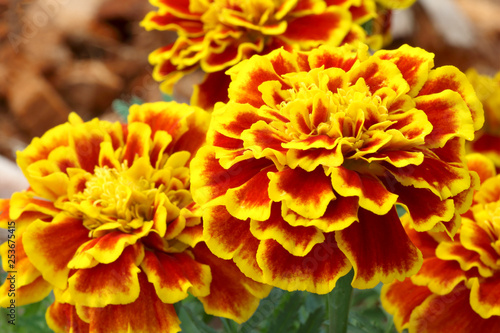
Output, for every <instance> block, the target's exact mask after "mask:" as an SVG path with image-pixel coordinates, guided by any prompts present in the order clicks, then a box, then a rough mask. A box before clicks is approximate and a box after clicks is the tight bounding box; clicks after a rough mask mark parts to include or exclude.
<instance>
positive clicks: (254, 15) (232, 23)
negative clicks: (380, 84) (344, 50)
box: [142, 0, 415, 109]
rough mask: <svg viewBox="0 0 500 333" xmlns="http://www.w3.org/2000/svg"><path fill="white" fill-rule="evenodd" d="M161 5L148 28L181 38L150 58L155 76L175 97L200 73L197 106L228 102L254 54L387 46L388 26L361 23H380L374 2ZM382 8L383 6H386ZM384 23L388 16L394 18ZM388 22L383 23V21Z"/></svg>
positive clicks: (176, 1) (407, 1)
mask: <svg viewBox="0 0 500 333" xmlns="http://www.w3.org/2000/svg"><path fill="white" fill-rule="evenodd" d="M414 1H415V0H399V1H395V0H393V1H390V0H377V2H380V5H382V6H385V7H386V8H403V7H407V6H409V5H411V4H412V3H413V2H414ZM150 2H151V4H153V5H154V6H156V7H158V10H157V11H154V12H150V13H149V14H148V15H147V16H146V18H145V19H144V20H143V22H142V25H143V26H144V27H145V28H146V29H147V30H170V31H175V32H177V34H178V38H177V39H176V41H175V42H174V43H172V44H169V45H167V46H164V47H162V48H159V49H157V50H156V51H154V52H153V53H151V54H150V57H149V61H150V63H151V64H152V65H154V66H155V68H154V72H153V77H154V78H155V79H156V80H158V81H163V83H162V89H163V90H164V91H165V92H167V93H169V94H170V93H172V89H173V86H174V85H175V83H176V82H177V81H178V80H179V79H180V78H181V77H182V76H184V75H185V74H187V73H190V72H192V71H194V70H196V69H198V68H201V69H202V70H203V71H204V72H205V73H206V76H205V79H204V81H203V83H201V84H200V85H198V86H196V87H195V90H194V94H193V96H192V99H191V104H192V105H197V106H200V107H202V108H205V109H211V108H212V107H213V106H214V104H215V103H216V102H218V101H223V102H226V101H227V86H228V84H229V77H227V76H226V75H225V74H224V71H225V70H226V69H227V68H229V67H230V66H233V65H235V64H237V63H239V62H240V61H241V60H244V59H247V58H250V57H251V56H252V55H254V54H267V53H269V52H270V51H272V50H274V49H277V48H280V47H284V48H285V49H288V50H291V49H299V50H310V49H311V48H314V47H317V46H319V45H322V44H330V45H334V46H337V45H340V44H343V43H347V42H352V41H355V40H359V41H366V42H372V43H373V46H374V47H378V48H380V47H381V46H382V45H381V44H382V38H383V35H386V34H387V32H388V24H386V23H385V22H377V24H379V25H380V26H377V27H374V28H373V29H371V33H370V34H369V35H368V36H367V34H366V32H365V31H364V29H363V28H362V27H361V25H363V24H365V23H367V22H369V21H370V20H373V19H375V18H378V17H379V15H378V9H377V2H376V1H375V0H241V1H240V0H238V1H236V0H150ZM379 9H380V10H382V8H379ZM381 17H383V18H384V19H385V18H387V19H388V18H389V16H388V15H381ZM383 21H384V20H383Z"/></svg>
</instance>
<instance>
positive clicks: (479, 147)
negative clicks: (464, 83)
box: [465, 69, 500, 172]
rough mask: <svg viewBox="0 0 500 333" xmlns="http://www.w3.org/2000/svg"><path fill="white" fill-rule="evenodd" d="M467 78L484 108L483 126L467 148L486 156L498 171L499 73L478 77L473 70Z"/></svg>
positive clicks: (499, 164) (499, 142) (499, 154)
mask: <svg viewBox="0 0 500 333" xmlns="http://www.w3.org/2000/svg"><path fill="white" fill-rule="evenodd" d="M465 74H466V75H467V78H468V79H469V81H470V82H471V83H472V86H473V87H474V89H475V90H476V93H477V97H478V98H479V100H480V101H481V102H482V103H483V107H484V126H483V128H482V129H481V130H480V131H479V133H476V140H474V141H473V142H472V143H471V144H470V145H468V148H469V149H470V150H471V151H472V152H478V153H481V154H483V155H486V156H488V157H489V158H490V159H491V160H493V162H494V163H495V166H496V168H497V172H498V171H500V72H498V73H497V74H496V75H495V77H493V78H492V77H489V76H486V75H480V74H478V72H477V71H476V70H475V69H469V70H468V71H467V72H466V73H465Z"/></svg>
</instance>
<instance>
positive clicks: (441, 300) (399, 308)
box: [382, 154, 500, 333]
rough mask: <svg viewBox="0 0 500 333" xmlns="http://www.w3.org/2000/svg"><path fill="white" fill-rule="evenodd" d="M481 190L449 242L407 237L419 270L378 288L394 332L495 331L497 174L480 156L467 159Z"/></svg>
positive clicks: (499, 230) (499, 241)
mask: <svg viewBox="0 0 500 333" xmlns="http://www.w3.org/2000/svg"><path fill="white" fill-rule="evenodd" d="M469 166H470V169H471V170H475V171H477V172H478V174H479V177H480V179H481V187H480V188H479V190H478V191H477V192H475V193H474V197H473V203H472V206H471V208H470V209H469V210H468V211H467V212H466V213H464V214H463V215H462V217H463V218H462V225H461V227H460V229H459V232H458V233H457V234H456V235H455V238H454V239H453V240H450V239H449V238H448V237H445V236H444V235H442V234H439V233H431V232H429V233H416V232H415V231H414V230H413V229H412V228H411V227H410V226H409V225H407V230H408V234H409V235H410V238H411V239H412V240H413V241H414V243H415V244H418V246H419V248H420V249H421V250H422V252H423V253H424V262H423V265H422V268H421V269H420V271H419V272H418V273H417V274H416V275H414V276H412V277H411V278H407V279H406V280H404V281H402V282H399V281H398V282H394V283H392V284H388V285H386V286H384V287H383V288H382V304H383V306H384V307H385V309H386V310H387V311H389V312H390V313H392V314H393V315H394V323H395V325H396V328H397V329H398V330H399V331H402V330H403V329H409V332H410V333H412V332H436V333H437V332H457V333H462V332H463V333H467V332H485V333H488V332H491V333H493V332H499V331H500V175H496V171H495V168H494V166H493V163H492V161H491V160H489V159H487V158H486V157H484V156H483V155H479V154H473V155H470V156H469Z"/></svg>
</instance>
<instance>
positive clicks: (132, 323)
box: [0, 102, 270, 332]
mask: <svg viewBox="0 0 500 333" xmlns="http://www.w3.org/2000/svg"><path fill="white" fill-rule="evenodd" d="M209 120H210V114H208V113H207V112H205V111H203V110H201V109H198V108H195V107H190V106H188V105H184V104H177V103H174V102H170V103H167V102H159V103H151V104H143V105H141V106H137V105H135V106H132V107H131V109H130V115H129V117H128V124H127V125H123V124H120V123H118V122H117V123H110V122H107V121H100V120H98V119H94V120H92V121H90V122H83V121H82V120H81V119H80V118H79V117H78V116H77V115H76V114H72V115H71V116H70V119H69V122H68V123H66V124H63V125H60V126H57V127H55V128H53V129H51V130H50V131H48V132H47V133H46V134H44V135H43V136H42V137H41V138H36V139H34V140H33V142H32V143H31V144H30V145H29V146H28V147H27V148H26V149H25V150H24V151H23V152H20V153H19V154H18V164H19V166H20V167H21V169H22V170H23V172H24V174H25V175H26V177H27V179H28V181H29V183H30V189H29V190H27V191H25V192H21V193H15V194H14V195H13V196H12V198H11V199H8V200H3V201H1V202H0V210H1V211H2V215H1V216H0V223H1V226H2V227H4V228H7V227H8V221H15V223H16V245H17V248H16V251H17V253H16V255H17V266H16V270H17V273H18V276H19V277H20V278H19V279H18V280H17V288H18V290H17V295H16V302H17V305H18V306H19V305H23V304H27V303H31V302H36V301H38V300H40V299H42V298H44V297H45V296H46V295H47V294H48V293H49V292H50V291H51V290H52V289H54V292H55V296H56V301H55V303H54V304H52V305H51V307H50V308H49V309H48V311H47V321H48V324H49V326H50V327H51V328H52V329H53V330H54V331H56V332H64V331H72V330H78V328H83V329H85V330H86V331H90V332H138V331H140V332H178V331H179V330H180V328H179V319H178V318H177V315H176V313H175V310H174V307H173V304H174V303H176V302H178V301H180V300H182V299H184V298H186V297H187V296H188V292H189V293H190V294H192V295H194V296H195V297H198V298H199V299H200V300H201V302H202V303H203V305H204V307H205V310H206V311H207V313H211V314H215V315H218V316H225V317H228V318H232V319H234V320H236V321H238V322H242V321H245V320H246V319H248V318H249V317H250V315H251V314H252V313H253V311H254V310H255V309H256V307H257V305H258V303H259V298H261V297H264V296H266V295H267V293H268V292H269V290H270V288H269V287H267V286H262V285H260V284H258V283H256V282H254V281H252V280H250V279H248V278H246V277H245V276H243V275H242V274H241V273H240V271H239V270H238V269H237V267H236V266H235V265H234V263H232V262H231V261H224V260H222V259H219V258H217V257H215V256H214V255H213V254H211V253H210V252H209V251H208V249H207V248H206V245H205V244H204V242H203V231H202V229H203V228H202V224H201V217H200V216H201V213H200V209H199V206H198V205H196V204H195V203H194V202H193V200H192V196H191V193H190V189H189V187H190V173H189V163H190V161H191V159H192V157H193V155H194V154H195V153H196V151H197V150H198V148H199V147H200V146H201V145H202V144H204V142H205V134H206V130H207V127H208V123H209ZM0 253H1V254H2V259H3V265H4V267H7V266H6V265H7V264H8V256H7V254H8V247H7V245H6V244H4V245H2V246H1V247H0ZM8 288H9V281H6V282H5V283H4V284H3V285H2V287H0V305H2V306H7V305H8V304H9V298H10V296H9V295H8V292H7V291H8ZM228 295H230V296H232V297H230V296H228Z"/></svg>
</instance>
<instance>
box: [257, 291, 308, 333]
mask: <svg viewBox="0 0 500 333" xmlns="http://www.w3.org/2000/svg"><path fill="white" fill-rule="evenodd" d="M282 300H283V302H282V303H281V304H280V305H279V306H278V308H277V309H276V310H275V311H274V313H273V316H272V319H271V324H270V325H269V328H268V329H267V330H266V331H267V332H268V333H289V332H293V327H294V323H295V322H296V321H298V312H299V309H300V307H301V306H302V305H303V304H304V297H303V295H302V293H300V292H292V293H288V294H285V296H284V297H283V298H282Z"/></svg>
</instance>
